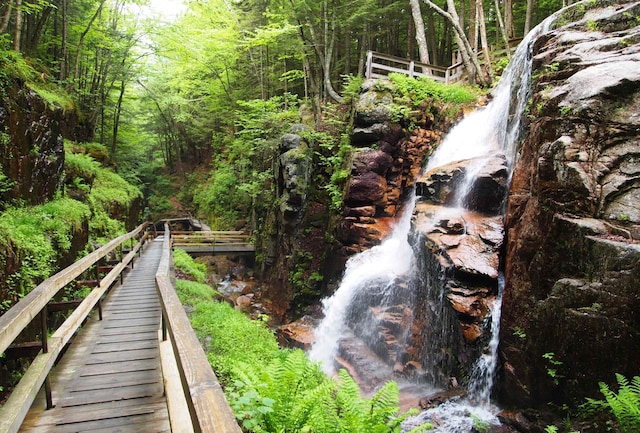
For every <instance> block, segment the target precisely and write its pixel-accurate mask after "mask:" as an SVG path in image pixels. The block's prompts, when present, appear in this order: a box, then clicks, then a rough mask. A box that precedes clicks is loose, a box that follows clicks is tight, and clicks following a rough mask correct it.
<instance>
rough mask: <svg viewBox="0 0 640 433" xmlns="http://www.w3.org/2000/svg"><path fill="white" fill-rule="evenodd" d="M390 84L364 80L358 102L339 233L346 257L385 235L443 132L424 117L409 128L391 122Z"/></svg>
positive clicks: (391, 99)
mask: <svg viewBox="0 0 640 433" xmlns="http://www.w3.org/2000/svg"><path fill="white" fill-rule="evenodd" d="M391 86H392V84H391V83H390V82H383V81H374V80H370V81H367V82H365V84H364V85H363V93H362V94H361V96H360V99H359V100H358V103H357V104H356V112H355V121H354V127H353V132H352V134H351V143H352V144H353V145H354V146H357V147H358V149H357V151H356V152H354V154H353V155H352V157H351V161H350V168H351V175H350V177H349V184H348V186H347V189H346V193H345V197H344V209H343V219H342V220H341V221H340V223H339V224H338V233H337V234H338V239H339V240H340V241H341V242H342V243H343V245H344V251H343V254H344V255H345V256H346V257H348V256H351V255H353V254H355V253H358V252H360V251H363V250H365V249H367V248H370V247H372V246H374V245H378V244H379V243H380V242H381V240H382V239H384V238H385V237H386V236H387V235H388V234H389V231H390V227H391V226H390V223H391V222H392V221H393V218H394V217H395V216H396V215H397V214H398V212H399V211H400V210H401V205H402V202H403V199H404V198H405V196H406V193H407V191H409V189H410V188H412V187H413V186H414V185H415V182H416V179H417V178H418V175H419V174H420V170H421V166H422V162H423V161H424V158H425V157H426V155H428V154H429V153H430V152H431V150H432V149H433V148H434V147H435V146H436V145H437V143H438V142H439V141H440V136H441V132H440V131H438V130H435V129H433V125H432V124H428V122H423V124H421V125H420V127H419V128H417V129H415V130H413V131H411V132H410V133H409V132H407V131H406V130H404V129H403V128H402V126H401V125H400V124H398V123H394V122H393V121H392V119H391V108H390V107H391V105H392V104H393V95H392V88H391ZM431 120H433V119H431Z"/></svg>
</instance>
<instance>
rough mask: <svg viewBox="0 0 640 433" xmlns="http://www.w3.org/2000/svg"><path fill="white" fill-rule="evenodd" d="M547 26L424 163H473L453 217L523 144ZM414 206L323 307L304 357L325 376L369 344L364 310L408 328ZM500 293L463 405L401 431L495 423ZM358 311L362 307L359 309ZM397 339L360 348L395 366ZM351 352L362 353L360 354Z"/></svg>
mask: <svg viewBox="0 0 640 433" xmlns="http://www.w3.org/2000/svg"><path fill="white" fill-rule="evenodd" d="M551 22H553V17H550V18H548V19H547V20H545V22H543V23H542V24H540V25H539V26H538V27H536V28H535V29H534V30H532V31H531V32H530V33H529V34H528V35H527V37H526V38H525V39H524V40H523V42H522V43H521V44H520V46H519V47H518V49H517V51H516V53H515V55H514V57H513V59H512V61H511V62H510V64H509V66H508V67H507V69H506V70H505V72H504V74H503V76H502V78H501V80H500V82H499V83H498V85H497V86H496V88H495V90H494V92H493V99H492V100H491V102H490V103H489V104H488V105H487V106H486V107H484V108H481V109H479V110H477V111H475V112H474V113H471V114H470V115H468V116H467V117H466V118H465V119H463V120H462V121H461V122H460V123H459V124H458V125H456V126H455V127H454V128H453V129H452V130H451V132H450V133H449V134H448V135H447V137H446V138H445V139H444V141H443V142H442V144H441V145H440V146H439V147H438V149H437V151H436V152H435V153H434V154H433V155H432V156H431V158H430V159H429V162H428V164H427V167H426V168H425V172H427V171H429V170H431V169H433V168H435V167H439V166H442V165H445V164H448V163H451V162H455V161H461V160H466V159H472V158H473V160H474V163H473V164H472V166H470V167H468V168H467V175H466V179H465V181H464V182H462V185H460V186H459V187H458V189H457V193H456V197H457V199H456V206H458V209H457V210H458V211H460V209H462V208H464V207H465V202H466V201H467V200H468V194H469V190H470V185H471V184H472V183H473V181H474V173H476V172H477V171H478V170H480V169H482V166H483V162H484V161H487V160H488V159H490V158H492V157H495V156H497V155H503V156H504V157H505V158H506V161H507V166H508V167H509V168H510V169H511V167H513V165H514V162H515V160H516V158H517V144H518V142H519V140H520V138H521V137H520V136H521V132H522V118H523V113H524V112H525V107H526V104H527V100H528V97H529V92H530V79H531V47H532V45H533V42H534V41H535V39H536V38H537V37H538V36H539V35H540V34H542V33H543V32H546V31H548V28H549V26H550V23H551ZM509 176H510V175H509ZM416 200H417V198H416V197H415V194H413V197H412V198H411V199H410V200H409V201H408V203H406V204H405V206H404V208H405V211H404V213H403V215H401V217H400V218H399V220H398V222H397V224H396V226H395V228H394V230H393V232H392V233H391V235H390V236H389V237H388V238H387V239H386V240H385V241H384V242H383V243H382V244H381V245H379V246H376V247H373V248H371V249H370V250H367V251H365V252H363V253H360V254H358V255H356V256H353V257H352V258H351V259H350V260H349V261H348V262H347V266H346V269H345V272H344V276H343V280H342V282H341V285H340V287H339V288H338V290H337V291H336V292H335V293H334V294H333V295H332V296H331V297H329V298H326V299H325V300H324V301H323V311H324V315H325V317H324V319H323V320H322V321H321V322H320V324H319V325H318V327H317V328H316V330H315V337H316V340H315V343H314V344H313V346H312V348H311V349H310V351H309V357H310V358H311V359H313V360H317V361H320V362H321V363H322V366H323V368H324V370H325V371H326V372H327V373H328V374H333V373H335V369H336V366H340V365H341V364H340V362H339V361H338V362H336V360H337V359H338V360H339V359H340V358H341V357H344V356H345V354H343V353H341V343H342V342H344V341H345V340H347V339H352V338H354V337H357V338H358V339H360V340H363V341H366V340H367V339H368V335H367V330H369V329H371V328H372V327H374V326H376V324H375V320H376V319H379V317H378V316H377V315H376V314H375V313H367V311H371V310H373V311H374V312H375V311H382V310H384V311H392V312H394V314H396V317H397V318H398V319H397V322H398V324H404V325H406V321H407V320H409V319H410V318H407V317H404V316H402V310H403V308H402V306H403V305H407V304H411V303H412V302H414V300H415V299H413V298H415V295H414V290H411V281H416V280H417V279H416V278H415V276H414V275H412V274H413V273H414V271H415V261H416V259H415V257H414V249H413V247H412V246H411V245H410V244H409V241H408V234H409V231H410V228H411V217H412V214H413V209H414V206H415V203H416ZM447 212H454V213H455V212H456V208H455V207H454V208H448V209H447ZM501 293H502V281H501V279H500V281H499V290H498V296H497V299H496V301H495V302H494V303H493V305H492V306H491V308H490V312H489V314H488V315H487V319H486V320H488V321H490V325H489V326H488V327H487V328H489V329H490V332H491V339H490V342H489V344H488V345H487V347H486V349H485V350H484V351H483V352H482V354H481V355H480V357H479V358H478V359H477V360H476V362H475V366H474V368H473V372H472V373H471V377H470V381H469V383H468V384H466V385H467V391H468V395H467V397H466V399H464V400H459V401H456V400H455V399H454V400H452V401H449V402H446V403H445V404H442V405H440V406H438V407H436V408H434V409H430V410H427V411H425V412H423V413H421V414H420V415H418V416H417V417H414V418H412V419H409V420H407V421H406V422H405V425H404V426H403V428H404V429H405V431H408V430H410V429H411V428H414V427H415V426H418V425H421V424H423V423H426V422H430V420H434V419H437V420H439V422H438V423H437V424H438V425H439V426H438V427H437V429H435V430H432V431H439V432H447V433H457V432H460V433H464V432H468V431H470V430H471V429H472V428H473V426H474V424H476V423H478V422H481V423H497V419H496V418H495V417H494V416H493V413H495V410H496V408H495V407H493V406H492V404H491V399H490V396H491V388H492V385H493V381H494V371H495V367H496V363H497V348H498V334H499V332H498V331H499V324H500V307H501ZM440 296H441V298H440V299H441V300H442V302H447V300H446V299H442V296H443V295H440ZM372 302H375V303H376V305H377V306H376V307H375V308H371V305H372ZM361 304H364V307H360V306H359V305H361ZM394 308H395V310H393V309H394ZM390 327H391V326H390ZM407 327H410V325H409V326H407ZM423 332H424V333H425V334H428V333H429V332H434V333H441V332H442V330H441V329H425V330H424V331H423ZM403 338H406V336H402V335H395V336H394V337H393V343H394V344H395V343H397V347H398V349H397V351H396V352H394V353H392V354H391V355H388V354H387V355H381V353H382V351H380V350H376V347H377V346H380V341H376V339H375V337H374V338H373V339H372V341H366V345H367V346H370V347H373V349H372V350H373V352H375V353H376V354H378V356H380V357H381V358H383V360H384V361H386V362H387V364H390V365H393V362H394V361H395V360H397V359H398V358H400V357H402V356H403V353H402V344H403V341H401V340H402V339H403ZM425 338H429V335H425ZM378 340H379V337H378ZM387 340H389V338H387ZM396 340H397V341H396ZM387 343H388V342H387ZM387 345H388V344H387ZM394 347H395V346H394ZM357 351H358V352H364V351H366V350H365V349H363V348H359V349H358V350H357ZM360 355H362V353H360ZM351 356H356V355H351ZM362 356H364V355H362ZM385 357H386V358H385ZM371 370H373V371H374V373H373V375H374V376H375V374H378V375H382V376H384V375H388V376H389V378H390V376H391V374H392V370H391V368H390V367H389V368H387V369H385V367H384V366H382V364H381V363H378V364H374V365H373V366H372V367H371ZM427 386H428V385H427Z"/></svg>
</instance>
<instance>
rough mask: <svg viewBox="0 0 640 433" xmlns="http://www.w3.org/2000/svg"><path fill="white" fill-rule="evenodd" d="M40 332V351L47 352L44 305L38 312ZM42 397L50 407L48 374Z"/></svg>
mask: <svg viewBox="0 0 640 433" xmlns="http://www.w3.org/2000/svg"><path fill="white" fill-rule="evenodd" d="M40 332H41V341H42V353H47V352H49V326H48V324H47V307H46V306H45V307H44V308H43V309H42V311H41V312H40ZM44 398H45V400H46V402H47V409H52V408H53V407H54V406H53V398H52V396H51V382H50V381H49V375H48V374H47V377H46V378H45V380H44Z"/></svg>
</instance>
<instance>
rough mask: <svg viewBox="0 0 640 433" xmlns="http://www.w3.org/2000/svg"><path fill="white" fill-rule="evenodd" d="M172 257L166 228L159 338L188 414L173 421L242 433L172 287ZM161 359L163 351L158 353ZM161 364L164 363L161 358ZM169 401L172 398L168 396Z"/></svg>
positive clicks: (160, 269)
mask: <svg viewBox="0 0 640 433" xmlns="http://www.w3.org/2000/svg"><path fill="white" fill-rule="evenodd" d="M172 263H173V255H172V248H171V233H170V232H169V226H168V225H165V229H164V241H163V250H162V258H161V259H160V266H159V267H158V273H157V274H156V286H157V289H158V294H159V297H160V304H161V306H162V339H163V340H165V341H169V342H170V343H171V346H172V348H173V358H174V359H173V360H171V362H174V363H175V367H177V370H178V373H179V378H180V381H181V384H182V391H183V393H184V398H185V400H186V406H187V408H188V414H176V413H171V412H172V410H171V408H169V410H170V415H169V417H170V418H171V419H172V426H173V425H174V421H173V420H175V419H181V420H185V419H187V420H189V421H190V422H191V425H192V427H193V431H194V432H196V433H198V432H212V433H241V432H242V430H241V429H240V427H239V426H238V423H237V422H236V419H235V416H234V415H233V412H232V410H231V407H229V403H228V402H227V400H226V399H225V397H224V394H223V392H222V388H221V387H220V384H219V383H218V379H217V377H216V375H215V373H214V372H213V370H212V369H211V366H210V365H209V361H208V360H207V356H206V354H205V352H204V350H203V348H202V346H201V344H200V341H199V340H198V337H196V335H195V333H194V332H193V329H192V328H191V323H190V322H189V318H188V317H187V314H186V312H185V311H184V308H183V307H182V304H181V303H180V300H179V299H178V295H177V294H176V291H175V287H174V284H173V278H172V275H173V272H172V267H173V266H172ZM161 353H162V354H163V356H164V352H163V351H162V350H161ZM162 362H163V365H164V364H165V362H166V360H165V359H163V361H162ZM167 398H168V399H170V398H171V396H170V395H167Z"/></svg>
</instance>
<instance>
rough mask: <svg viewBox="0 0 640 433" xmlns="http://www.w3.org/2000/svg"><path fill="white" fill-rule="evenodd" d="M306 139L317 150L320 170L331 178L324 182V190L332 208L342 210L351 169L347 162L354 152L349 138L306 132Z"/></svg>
mask: <svg viewBox="0 0 640 433" xmlns="http://www.w3.org/2000/svg"><path fill="white" fill-rule="evenodd" d="M304 137H305V139H306V140H307V141H308V142H309V143H310V144H311V145H312V146H313V148H314V149H317V150H316V151H315V153H314V156H315V158H316V159H317V162H316V165H317V167H318V169H319V170H320V171H321V172H322V173H323V174H324V175H325V176H327V177H328V178H329V182H326V181H323V182H319V183H323V184H324V186H323V188H324V189H325V190H326V191H327V193H328V194H329V202H330V207H331V209H332V210H334V211H339V210H340V209H341V208H342V198H343V197H342V196H343V192H344V188H345V184H346V181H347V179H348V178H349V172H350V170H349V168H348V167H347V164H346V163H347V161H348V159H349V157H350V155H351V152H352V151H353V146H351V143H350V142H349V137H348V135H346V134H342V135H341V136H340V138H339V139H336V138H335V137H334V136H333V135H331V134H329V133H326V132H306V133H305V134H304Z"/></svg>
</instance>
